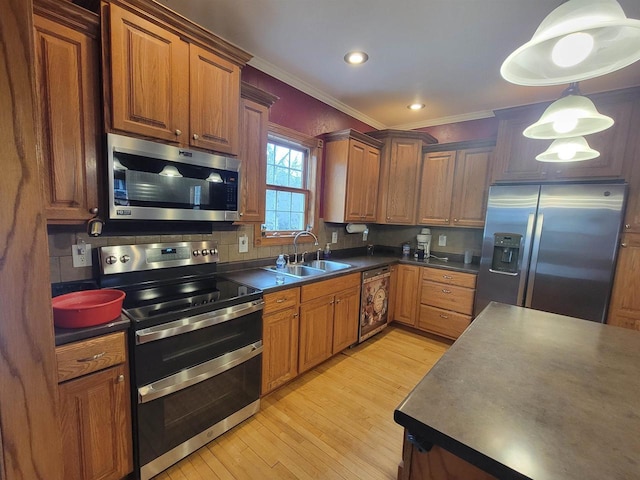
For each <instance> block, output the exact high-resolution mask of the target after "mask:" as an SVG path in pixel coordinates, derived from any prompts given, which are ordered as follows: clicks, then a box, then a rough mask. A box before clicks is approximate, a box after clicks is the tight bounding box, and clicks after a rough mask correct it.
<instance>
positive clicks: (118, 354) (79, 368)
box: [56, 332, 127, 382]
mask: <svg viewBox="0 0 640 480" xmlns="http://www.w3.org/2000/svg"><path fill="white" fill-rule="evenodd" d="M56 359H57V361H58V382H64V381H65V380H70V379H72V378H76V377H80V376H82V375H86V374H87V373H91V372H96V371H98V370H102V369H105V368H107V367H111V366H113V365H118V364H120V363H124V362H125V361H126V359H127V346H126V342H125V335H124V332H116V333H111V334H109V335H104V336H101V337H96V338H90V339H88V340H82V341H80V342H75V343H69V344H67V345H62V346H60V347H57V348H56Z"/></svg>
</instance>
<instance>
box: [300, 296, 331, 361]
mask: <svg viewBox="0 0 640 480" xmlns="http://www.w3.org/2000/svg"><path fill="white" fill-rule="evenodd" d="M334 303H335V299H334V296H333V295H330V296H325V297H320V298H318V299H316V300H311V301H309V302H306V303H303V304H302V305H300V353H299V357H298V358H299V361H298V370H299V372H300V373H302V372H305V371H307V370H309V369H310V368H312V367H315V366H316V365H318V364H319V363H322V362H323V361H325V360H326V359H327V358H329V357H330V356H331V352H332V346H333V309H334Z"/></svg>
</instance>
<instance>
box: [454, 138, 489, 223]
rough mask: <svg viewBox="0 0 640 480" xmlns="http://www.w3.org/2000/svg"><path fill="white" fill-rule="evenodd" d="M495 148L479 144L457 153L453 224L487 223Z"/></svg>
mask: <svg viewBox="0 0 640 480" xmlns="http://www.w3.org/2000/svg"><path fill="white" fill-rule="evenodd" d="M492 150H493V149H492V148H475V149H470V150H460V151H459V152H458V153H457V156H456V169H455V172H456V173H455V182H454V187H453V197H452V215H453V225H455V226H460V227H482V226H484V217H485V213H486V211H487V194H488V193H489V174H490V170H491V152H492Z"/></svg>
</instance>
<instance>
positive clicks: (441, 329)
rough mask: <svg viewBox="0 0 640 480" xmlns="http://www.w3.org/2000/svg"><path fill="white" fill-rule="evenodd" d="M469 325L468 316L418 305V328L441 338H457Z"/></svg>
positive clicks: (469, 319)
mask: <svg viewBox="0 0 640 480" xmlns="http://www.w3.org/2000/svg"><path fill="white" fill-rule="evenodd" d="M470 323H471V317H470V316H469V315H462V314H460V313H455V312H451V311H449V310H443V309H441V308H436V307H430V306H429V305H420V315H419V317H418V324H417V325H416V326H417V327H418V328H420V329H422V330H428V331H429V332H433V333H436V334H438V335H442V336H443V337H447V338H453V339H454V340H455V339H456V338H458V337H459V336H460V335H461V334H462V332H464V331H465V329H466V328H467V327H468V326H469V324H470Z"/></svg>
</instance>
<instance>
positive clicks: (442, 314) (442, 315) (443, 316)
mask: <svg viewBox="0 0 640 480" xmlns="http://www.w3.org/2000/svg"><path fill="white" fill-rule="evenodd" d="M440 318H449V315H445V314H444V313H441V314H440Z"/></svg>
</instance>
